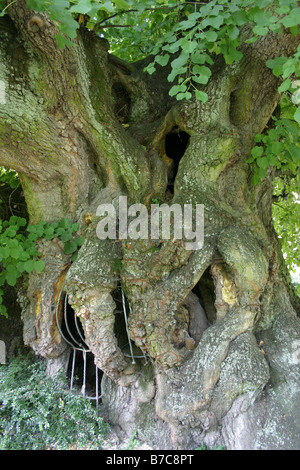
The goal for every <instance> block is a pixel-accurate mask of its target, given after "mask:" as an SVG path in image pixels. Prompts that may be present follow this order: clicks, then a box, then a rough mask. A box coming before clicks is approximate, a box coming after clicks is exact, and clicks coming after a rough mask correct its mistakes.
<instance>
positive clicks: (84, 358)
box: [81, 350, 86, 398]
mask: <svg viewBox="0 0 300 470" xmlns="http://www.w3.org/2000/svg"><path fill="white" fill-rule="evenodd" d="M85 388H86V351H85V350H84V351H83V384H82V388H81V392H82V396H83V398H85Z"/></svg>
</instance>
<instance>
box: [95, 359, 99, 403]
mask: <svg viewBox="0 0 300 470" xmlns="http://www.w3.org/2000/svg"><path fill="white" fill-rule="evenodd" d="M95 367H96V408H98V406H99V381H98V367H97V366H95Z"/></svg>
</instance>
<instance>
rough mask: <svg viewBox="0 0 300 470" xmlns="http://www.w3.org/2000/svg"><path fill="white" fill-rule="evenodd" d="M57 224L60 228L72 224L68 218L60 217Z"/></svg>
mask: <svg viewBox="0 0 300 470" xmlns="http://www.w3.org/2000/svg"><path fill="white" fill-rule="evenodd" d="M59 225H60V226H61V227H62V228H70V227H71V226H72V223H71V221H70V220H69V219H61V220H60V223H59Z"/></svg>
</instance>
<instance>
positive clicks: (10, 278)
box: [5, 271, 17, 287]
mask: <svg viewBox="0 0 300 470" xmlns="http://www.w3.org/2000/svg"><path fill="white" fill-rule="evenodd" d="M5 279H6V282H7V284H8V285H9V286H12V287H14V286H15V285H16V282H17V273H16V271H11V272H7V273H6V274H5Z"/></svg>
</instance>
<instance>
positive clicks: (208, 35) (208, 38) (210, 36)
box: [205, 30, 218, 42]
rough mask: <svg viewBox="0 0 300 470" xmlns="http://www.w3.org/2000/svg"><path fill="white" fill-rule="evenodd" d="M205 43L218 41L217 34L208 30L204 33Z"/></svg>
mask: <svg viewBox="0 0 300 470" xmlns="http://www.w3.org/2000/svg"><path fill="white" fill-rule="evenodd" d="M205 39H206V41H207V42H215V41H216V40H217V39H218V34H217V33H216V32H215V31H212V30H209V31H207V32H206V33H205Z"/></svg>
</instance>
